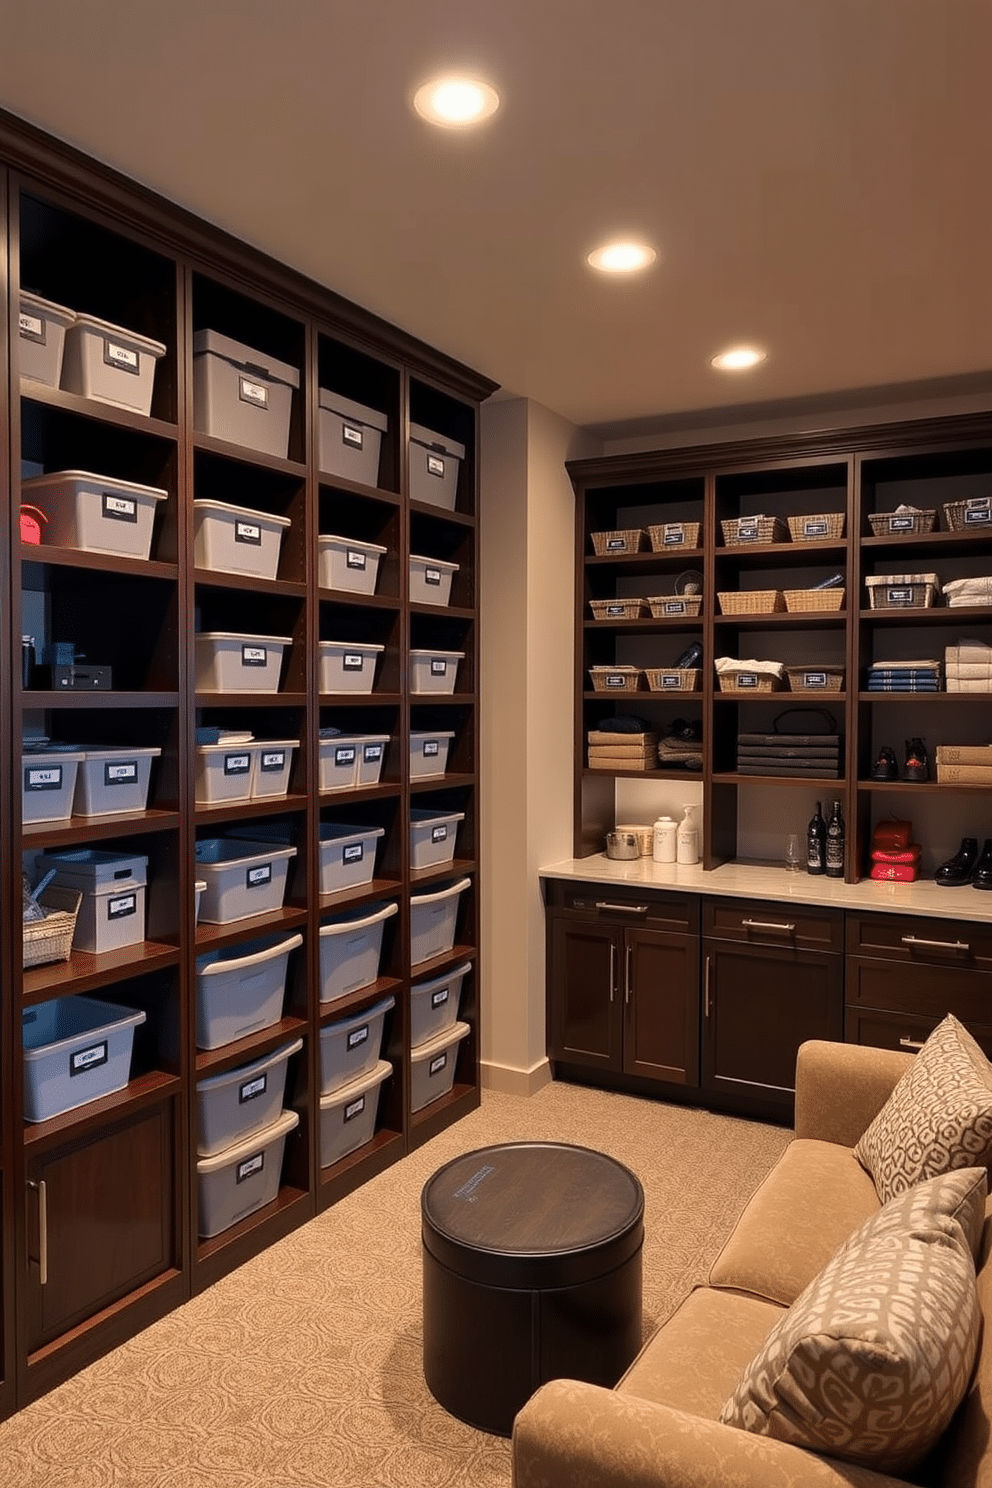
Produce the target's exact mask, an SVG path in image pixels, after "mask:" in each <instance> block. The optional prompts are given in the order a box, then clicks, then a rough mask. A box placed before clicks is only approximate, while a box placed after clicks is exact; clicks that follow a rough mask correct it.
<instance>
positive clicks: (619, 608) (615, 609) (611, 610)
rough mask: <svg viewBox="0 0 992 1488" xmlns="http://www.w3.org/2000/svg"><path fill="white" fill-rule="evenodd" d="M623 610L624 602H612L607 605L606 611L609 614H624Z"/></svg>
mask: <svg viewBox="0 0 992 1488" xmlns="http://www.w3.org/2000/svg"><path fill="white" fill-rule="evenodd" d="M623 612H624V606H623V605H622V604H611V605H607V606H606V613H607V614H608V615H622V614H623Z"/></svg>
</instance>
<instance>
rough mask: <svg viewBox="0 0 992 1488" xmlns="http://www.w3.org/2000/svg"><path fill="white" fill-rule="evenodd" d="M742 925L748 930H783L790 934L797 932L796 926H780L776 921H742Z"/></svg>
mask: <svg viewBox="0 0 992 1488" xmlns="http://www.w3.org/2000/svg"><path fill="white" fill-rule="evenodd" d="M741 924H742V925H743V926H745V928H746V929H748V930H781V931H783V932H784V933H785V934H788V933H789V932H790V931H791V930H795V928H796V927H795V925H779V924H776V923H775V921H774V920H741Z"/></svg>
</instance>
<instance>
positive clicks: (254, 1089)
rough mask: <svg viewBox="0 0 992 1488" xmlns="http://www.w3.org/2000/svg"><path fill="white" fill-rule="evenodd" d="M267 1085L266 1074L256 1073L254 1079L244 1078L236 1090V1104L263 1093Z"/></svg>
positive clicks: (241, 1104)
mask: <svg viewBox="0 0 992 1488" xmlns="http://www.w3.org/2000/svg"><path fill="white" fill-rule="evenodd" d="M268 1086H269V1077H268V1075H256V1077H255V1079H254V1080H246V1081H245V1083H244V1084H243V1085H242V1086H241V1087H240V1088H239V1090H238V1105H239V1106H243V1105H244V1103H245V1101H250V1100H254V1099H255V1097H256V1095H264V1094H265V1092H266V1090H267V1089H268Z"/></svg>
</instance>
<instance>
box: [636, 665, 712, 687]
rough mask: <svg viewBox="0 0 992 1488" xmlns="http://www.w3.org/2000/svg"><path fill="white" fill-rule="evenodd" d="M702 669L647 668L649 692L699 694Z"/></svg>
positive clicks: (645, 673) (645, 669) (645, 670)
mask: <svg viewBox="0 0 992 1488" xmlns="http://www.w3.org/2000/svg"><path fill="white" fill-rule="evenodd" d="M701 670H702V669H701V668H700V667H645V668H644V675H645V677H647V679H648V691H649V692H698V691H699V678H700V674H701Z"/></svg>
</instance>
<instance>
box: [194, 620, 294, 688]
mask: <svg viewBox="0 0 992 1488" xmlns="http://www.w3.org/2000/svg"><path fill="white" fill-rule="evenodd" d="M195 640H196V686H197V690H198V691H200V692H278V691H279V678H280V676H281V674H282V658H283V653H284V652H285V651H286V649H287V647H288V646H290V645H291V644H292V641H291V638H290V637H289V636H265V635H263V636H250V635H239V634H236V633H234V632H232V631H225V630H203V631H198V632H197V634H196V638H195Z"/></svg>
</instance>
